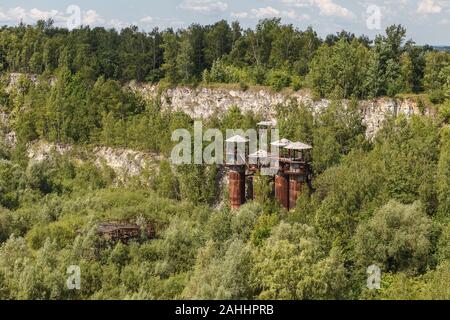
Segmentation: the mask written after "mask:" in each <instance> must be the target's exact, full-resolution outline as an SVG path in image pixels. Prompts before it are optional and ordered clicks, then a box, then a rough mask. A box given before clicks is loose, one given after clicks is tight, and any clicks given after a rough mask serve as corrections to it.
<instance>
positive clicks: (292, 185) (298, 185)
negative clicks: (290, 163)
mask: <svg viewBox="0 0 450 320" xmlns="http://www.w3.org/2000/svg"><path fill="white" fill-rule="evenodd" d="M302 180H303V179H301V178H300V177H297V176H291V178H290V179H289V209H291V210H292V209H295V207H296V206H297V199H298V197H299V195H300V193H301V192H302V190H303V188H304V182H303V181H302Z"/></svg>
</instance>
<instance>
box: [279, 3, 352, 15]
mask: <svg viewBox="0 0 450 320" xmlns="http://www.w3.org/2000/svg"><path fill="white" fill-rule="evenodd" d="M281 2H283V3H284V4H286V5H288V6H291V7H297V8H305V7H317V8H319V10H320V15H322V16H338V17H343V18H353V17H355V15H354V14H353V12H351V11H350V10H349V9H347V8H345V7H343V6H341V5H339V4H337V3H334V2H333V0H281Z"/></svg>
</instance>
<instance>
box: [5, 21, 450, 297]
mask: <svg viewBox="0 0 450 320" xmlns="http://www.w3.org/2000/svg"><path fill="white" fill-rule="evenodd" d="M405 34H406V30H405V29H404V28H403V27H401V26H392V27H389V28H388V29H387V30H386V34H385V35H380V36H378V37H377V38H376V39H375V40H374V41H371V40H370V39H368V38H367V37H364V36H362V37H356V36H355V35H353V34H351V33H348V32H345V31H343V32H341V33H339V34H336V35H330V36H327V37H326V38H325V39H320V38H319V37H318V36H317V34H316V33H315V32H314V31H313V29H311V28H309V29H307V30H305V31H300V30H297V29H295V28H294V27H293V26H292V25H282V24H281V23H280V20H278V19H271V20H262V21H261V22H260V23H259V24H258V25H257V26H256V28H255V29H254V30H251V29H248V30H242V28H241V27H240V26H239V24H238V23H233V24H231V25H229V24H228V23H227V22H225V21H220V22H218V23H216V24H214V25H210V26H201V25H195V24H194V25H192V26H190V27H189V28H187V29H185V30H177V31H174V30H171V29H168V30H164V31H159V30H158V29H155V30H153V31H152V32H150V33H145V32H141V31H139V30H138V29H137V28H135V27H130V28H125V29H123V30H122V31H121V32H117V31H115V30H105V29H103V28H94V29H90V28H89V27H83V28H80V29H75V30H73V31H70V32H69V31H68V30H66V29H61V28H56V27H54V26H53V24H52V22H51V21H47V22H44V21H41V22H38V23H37V25H35V26H27V25H19V26H16V27H3V28H2V29H0V70H1V72H2V75H1V79H0V111H1V113H2V119H3V118H7V121H3V120H2V121H1V123H2V125H1V130H0V136H1V138H2V139H1V141H2V142H1V143H0V299H450V291H449V288H450V287H449V285H448V284H449V283H450V197H449V194H450V126H449V120H450V53H447V52H440V51H435V50H433V49H432V48H431V47H428V46H416V45H415V44H414V43H413V42H412V41H407V42H405ZM10 73H21V74H23V75H22V76H20V77H19V78H18V80H17V81H16V83H14V85H11V83H10V79H11V77H10ZM30 75H34V76H35V78H34V80H33V79H32V77H30ZM130 80H137V81H140V82H155V83H156V82H158V83H159V85H160V86H161V88H165V87H167V86H175V85H209V84H223V85H225V84H226V83H236V84H239V86H240V88H241V89H242V90H247V88H248V86H252V85H264V86H270V87H272V88H273V90H281V89H283V88H287V87H290V88H291V89H292V90H298V89H300V88H309V89H311V90H312V91H313V92H314V93H315V94H316V95H317V97H327V98H329V99H331V103H330V106H329V107H328V108H326V109H324V110H322V111H321V112H320V113H319V114H315V113H314V112H313V110H312V108H311V106H309V105H305V104H301V103H298V102H296V101H291V102H290V103H289V104H287V105H280V106H278V107H277V120H278V128H279V129H280V134H281V135H282V136H283V137H286V138H289V139H291V140H301V141H304V142H306V143H310V144H311V145H313V147H314V149H313V151H312V159H313V162H312V166H313V169H314V174H315V176H314V180H313V186H314V192H312V191H311V192H305V193H304V194H302V196H301V197H300V198H299V199H298V202H297V207H296V208H295V210H293V211H291V212H286V211H285V210H284V209H282V208H281V207H280V206H279V205H278V204H277V203H276V202H275V201H274V200H273V197H271V196H270V192H271V189H270V187H269V185H268V181H267V180H266V179H265V178H264V177H260V179H258V182H257V184H256V185H255V200H254V201H253V202H250V203H248V204H246V205H244V206H243V207H241V209H239V210H238V211H237V212H236V211H231V210H230V208H229V204H228V203H227V201H226V200H223V201H222V202H224V203H218V199H219V200H220V199H226V198H227V197H226V196H224V194H223V192H224V191H223V190H221V189H220V188H219V187H218V179H219V176H220V168H218V167H216V166H206V165H205V166H200V165H183V166H172V165H171V163H170V161H169V159H168V156H169V155H170V150H171V149H172V146H173V142H172V141H171V133H172V131H173V130H174V129H177V128H188V129H189V130H193V119H192V118H191V117H189V116H188V115H187V114H184V113H182V112H180V111H177V112H171V111H170V110H163V109H162V108H161V106H160V101H158V100H155V101H148V100H146V99H144V98H143V97H141V96H140V95H139V94H137V93H135V92H133V91H131V90H130V89H129V88H127V87H126V86H124V84H125V83H127V82H128V81H130ZM406 94H407V95H411V96H412V97H415V98H417V99H418V102H420V103H419V106H420V107H421V108H423V109H425V108H433V110H434V111H435V112H433V113H431V114H432V116H425V115H413V116H411V117H406V116H398V117H396V118H394V117H392V118H389V119H388V120H387V121H386V122H385V123H384V124H383V128H382V129H381V130H380V131H379V132H378V133H377V135H376V136H375V137H374V138H373V139H372V140H367V139H366V136H365V126H364V123H363V122H362V116H361V113H362V110H361V109H360V108H359V104H358V100H359V99H366V98H367V99H368V98H373V97H378V96H384V95H388V96H399V95H406ZM344 98H345V99H349V100H348V101H349V102H348V104H345V103H344V102H343V100H342V99H344ZM424 114H425V112H424ZM260 120H262V119H261V116H260V115H258V114H253V113H242V112H241V111H240V109H239V106H236V107H234V108H231V109H230V110H229V111H228V112H227V113H226V114H225V115H224V116H221V117H219V116H213V117H211V118H209V119H204V125H205V126H207V127H210V128H220V129H222V130H225V129H227V128H243V129H246V128H255V127H256V123H257V122H258V121H260ZM10 132H14V133H15V143H13V144H11V143H8V142H7V141H6V140H7V139H5V136H6V135H7V134H9V133H10ZM36 140H44V141H48V142H52V143H62V144H71V145H74V146H77V147H78V148H80V149H85V150H89V148H90V147H91V146H94V145H104V146H111V147H118V148H131V149H136V150H142V151H147V152H154V153H157V154H160V155H161V158H162V159H161V161H160V162H159V163H158V167H157V169H148V170H146V171H145V172H144V173H143V174H142V175H143V176H142V177H140V178H134V179H131V178H130V179H125V180H123V179H117V176H116V174H115V173H114V172H113V171H112V170H111V169H110V168H108V167H107V166H106V165H103V164H98V163H97V162H96V161H95V159H92V158H91V157H89V156H86V157H85V158H84V159H83V161H80V159H78V158H74V157H72V156H71V155H70V154H67V155H60V154H58V153H56V152H55V153H54V154H53V155H52V157H51V158H50V159H48V160H47V161H40V162H39V161H31V160H30V159H29V157H28V155H27V148H28V146H29V144H30V143H31V142H33V141H36ZM122 219H127V220H133V221H136V223H138V224H141V225H145V224H147V223H151V224H152V225H154V226H155V232H156V238H155V239H147V238H146V237H145V235H144V234H143V235H142V237H141V239H138V240H136V241H133V242H130V243H128V244H123V243H121V242H105V239H103V238H101V237H99V236H98V234H97V232H96V231H97V226H98V224H99V223H100V222H101V221H108V220H122ZM372 264H376V265H378V266H379V267H380V268H381V270H382V283H381V289H380V290H369V289H368V288H367V274H366V271H367V267H368V266H370V265H372ZM70 265H79V266H80V268H81V289H80V290H69V289H68V288H67V287H66V279H67V273H66V270H67V267H68V266H70Z"/></svg>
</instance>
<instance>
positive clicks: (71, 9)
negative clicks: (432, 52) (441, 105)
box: [0, 0, 450, 45]
mask: <svg viewBox="0 0 450 320" xmlns="http://www.w3.org/2000/svg"><path fill="white" fill-rule="evenodd" d="M271 17H280V18H281V19H282V22H283V23H289V24H293V25H294V26H295V27H298V28H300V29H305V28H307V27H308V26H312V27H313V28H314V29H315V30H316V31H317V32H318V34H319V35H320V36H322V37H324V36H326V35H327V34H329V33H336V32H339V31H341V30H343V29H345V30H347V31H350V32H352V33H355V34H356V35H361V34H365V35H368V36H370V37H371V38H373V37H374V36H375V35H376V34H380V33H383V32H384V30H385V29H386V27H387V26H389V25H392V24H402V25H404V26H405V27H406V29H407V30H408V35H407V36H408V38H412V39H413V40H414V41H415V42H416V43H418V44H431V45H450V0H353V1H351V0H163V1H154V0H145V1H144V0H126V1H124V0H95V1H94V0H90V1H88V0H69V1H67V0H58V1H56V0H28V1H20V0H8V1H4V0H3V1H0V25H16V24H18V23H19V22H21V21H23V22H24V23H30V24H33V23H35V22H36V21H37V20H39V19H48V18H52V19H53V20H54V21H55V24H56V25H58V26H67V27H69V28H73V27H77V26H78V25H80V24H83V25H90V26H91V27H93V26H104V27H107V28H116V29H121V28H123V27H126V26H129V25H137V26H138V27H139V28H140V29H141V30H145V31H151V30H152V29H153V28H154V27H156V26H158V27H159V28H160V29H165V28H167V27H173V28H175V29H177V28H182V27H187V26H189V25H190V24H192V23H200V24H211V23H214V22H216V21H218V20H221V19H225V20H228V21H230V22H231V21H235V20H238V21H239V22H240V23H241V25H242V26H243V27H245V28H247V27H254V26H255V25H256V23H257V22H258V21H259V20H260V19H264V18H271Z"/></svg>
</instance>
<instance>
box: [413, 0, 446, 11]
mask: <svg viewBox="0 0 450 320" xmlns="http://www.w3.org/2000/svg"><path fill="white" fill-rule="evenodd" d="M441 11H442V7H441V6H440V5H439V4H436V3H435V2H434V0H422V1H420V3H419V6H418V7H417V12H418V13H423V14H427V13H440V12H441Z"/></svg>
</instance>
